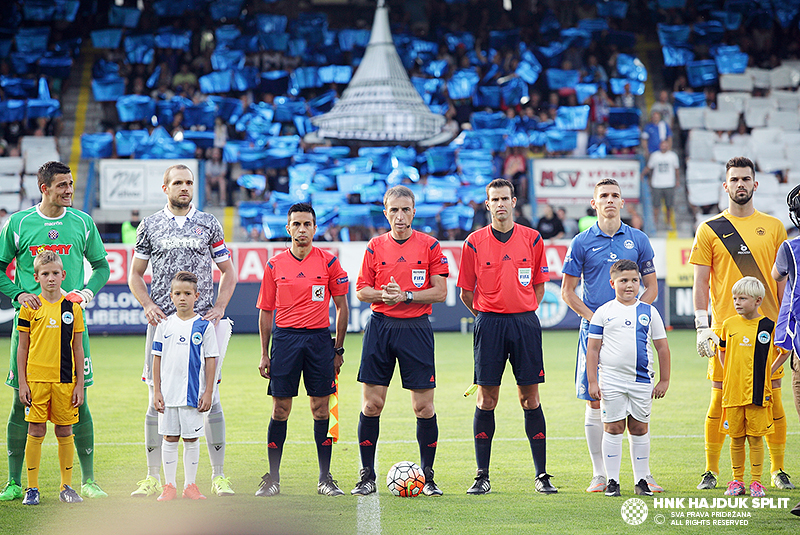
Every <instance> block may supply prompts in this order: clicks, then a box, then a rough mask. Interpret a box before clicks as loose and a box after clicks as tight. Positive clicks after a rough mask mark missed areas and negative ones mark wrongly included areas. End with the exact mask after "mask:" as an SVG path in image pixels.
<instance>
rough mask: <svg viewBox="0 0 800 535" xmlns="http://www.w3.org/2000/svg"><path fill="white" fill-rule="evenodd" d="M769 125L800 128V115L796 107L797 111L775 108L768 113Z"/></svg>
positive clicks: (771, 126) (786, 128)
mask: <svg viewBox="0 0 800 535" xmlns="http://www.w3.org/2000/svg"><path fill="white" fill-rule="evenodd" d="M767 127H768V128H780V129H781V130H800V115H798V113H797V110H796V109H795V111H783V110H773V111H771V112H769V114H768V115H767Z"/></svg>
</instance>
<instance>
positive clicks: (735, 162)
mask: <svg viewBox="0 0 800 535" xmlns="http://www.w3.org/2000/svg"><path fill="white" fill-rule="evenodd" d="M732 167H737V168H740V167H749V168H750V170H751V171H752V172H753V174H754V175H755V173H756V168H755V166H754V165H753V162H752V161H751V160H750V158H746V157H744V156H734V157H733V158H731V159H730V160H728V163H726V164H725V176H726V177H727V175H728V171H729V170H730V169H731V168H732Z"/></svg>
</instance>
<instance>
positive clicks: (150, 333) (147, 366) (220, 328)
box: [142, 318, 233, 406]
mask: <svg viewBox="0 0 800 535" xmlns="http://www.w3.org/2000/svg"><path fill="white" fill-rule="evenodd" d="M232 330H233V322H232V321H231V320H230V318H223V319H221V320H219V322H218V323H217V326H216V327H215V328H214V331H215V334H216V335H217V347H218V349H219V357H217V368H216V377H217V382H216V388H214V395H213V398H212V400H211V403H212V404H218V403H219V383H220V382H222V363H223V361H224V360H225V353H226V352H227V349H228V341H229V340H230V338H231V332H232ZM155 335H156V328H155V327H154V326H152V325H150V324H149V323H148V324H147V335H146V336H145V342H144V368H143V369H142V381H144V382H145V383H146V384H147V385H148V386H149V387H150V404H151V405H152V401H153V337H154V336H155ZM148 406H149V405H148Z"/></svg>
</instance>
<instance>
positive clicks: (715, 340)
mask: <svg viewBox="0 0 800 535" xmlns="http://www.w3.org/2000/svg"><path fill="white" fill-rule="evenodd" d="M694 326H695V328H696V329H697V354H698V355H700V356H701V357H707V358H713V357H714V356H715V355H716V353H717V345H719V336H717V335H716V334H714V331H713V330H711V329H710V328H709V326H708V315H707V312H706V311H705V310H696V311H695V313H694Z"/></svg>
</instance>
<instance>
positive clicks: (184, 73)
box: [172, 63, 197, 91]
mask: <svg viewBox="0 0 800 535" xmlns="http://www.w3.org/2000/svg"><path fill="white" fill-rule="evenodd" d="M196 86H197V75H196V74H195V73H193V72H191V71H190V70H189V64H188V63H181V70H180V71H179V72H177V73H175V76H173V77H172V88H173V89H174V90H175V91H179V90H180V89H179V88H182V89H183V90H184V91H186V90H187V89H188V87H196Z"/></svg>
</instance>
